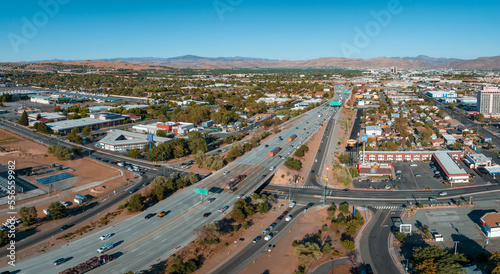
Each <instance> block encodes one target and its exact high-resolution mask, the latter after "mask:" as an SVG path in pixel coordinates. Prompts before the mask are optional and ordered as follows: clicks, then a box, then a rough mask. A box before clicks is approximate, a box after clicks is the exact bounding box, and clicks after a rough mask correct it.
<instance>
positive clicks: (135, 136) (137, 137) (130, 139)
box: [97, 130, 172, 151]
mask: <svg viewBox="0 0 500 274" xmlns="http://www.w3.org/2000/svg"><path fill="white" fill-rule="evenodd" d="M171 140H172V139H171V138H164V137H156V136H155V137H153V142H154V143H155V144H156V143H166V142H170V141H171ZM149 142H150V141H149V140H148V139H147V135H146V134H141V133H135V132H128V131H123V130H114V131H113V132H110V133H108V135H106V136H105V137H104V138H102V139H101V140H100V141H99V143H98V144H97V146H98V147H100V148H102V149H106V150H111V151H128V150H130V149H133V148H137V149H142V148H144V145H146V144H147V143H149Z"/></svg>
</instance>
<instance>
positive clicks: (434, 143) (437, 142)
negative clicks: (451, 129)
mask: <svg viewBox="0 0 500 274" xmlns="http://www.w3.org/2000/svg"><path fill="white" fill-rule="evenodd" d="M431 144H432V146H433V147H440V146H441V145H443V144H444V140H443V139H441V138H436V139H434V140H431Z"/></svg>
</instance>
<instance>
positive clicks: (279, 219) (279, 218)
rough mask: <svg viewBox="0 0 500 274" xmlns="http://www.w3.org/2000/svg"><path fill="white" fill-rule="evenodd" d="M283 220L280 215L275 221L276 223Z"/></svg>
mask: <svg viewBox="0 0 500 274" xmlns="http://www.w3.org/2000/svg"><path fill="white" fill-rule="evenodd" d="M283 218H284V216H283V215H280V216H279V217H278V218H277V219H276V221H281V220H283Z"/></svg>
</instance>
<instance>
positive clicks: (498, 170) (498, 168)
mask: <svg viewBox="0 0 500 274" xmlns="http://www.w3.org/2000/svg"><path fill="white" fill-rule="evenodd" d="M483 168H484V169H485V170H486V171H488V173H489V174H498V173H500V166H485V167H483Z"/></svg>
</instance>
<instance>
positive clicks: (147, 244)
mask: <svg viewBox="0 0 500 274" xmlns="http://www.w3.org/2000/svg"><path fill="white" fill-rule="evenodd" d="M318 111H323V112H325V113H326V112H328V111H331V108H329V107H320V108H316V109H314V110H311V111H310V113H311V114H310V115H308V116H307V117H305V118H304V119H302V121H301V122H300V123H304V124H305V125H300V126H301V127H302V126H304V127H305V128H306V130H302V132H300V130H299V132H297V130H296V129H295V128H294V127H292V126H290V127H288V128H287V129H284V130H283V131H282V132H281V133H280V134H281V135H282V137H283V141H280V140H278V137H273V138H271V140H269V141H268V142H266V144H268V145H269V147H268V148H266V147H265V145H261V146H259V147H257V148H255V149H253V150H252V151H250V152H249V153H247V154H245V155H244V156H242V157H240V158H238V159H237V160H236V161H235V162H233V163H231V164H230V165H229V166H228V167H226V168H225V169H223V170H221V171H218V172H216V173H215V174H213V175H211V176H209V177H207V178H206V179H204V180H202V181H201V182H200V183H198V184H196V187H198V188H207V189H212V190H215V189H216V188H218V189H219V190H222V189H223V188H224V186H225V184H226V183H227V181H228V179H229V178H231V177H233V176H235V175H238V174H246V175H247V178H246V179H245V180H243V181H242V182H240V183H239V184H238V185H237V186H236V187H237V188H238V189H237V191H236V192H235V193H226V192H222V193H221V192H220V191H214V192H213V193H212V194H211V197H214V198H216V199H215V201H214V202H212V203H208V202H205V201H206V200H205V201H204V202H201V198H202V197H201V195H200V194H197V193H195V192H194V188H195V186H190V187H188V188H186V189H184V190H182V191H179V192H177V193H176V194H174V195H173V196H171V197H169V198H168V199H166V200H164V201H162V202H160V203H158V204H156V205H154V206H152V207H150V208H148V209H147V210H146V211H145V212H142V213H140V214H138V215H136V216H134V217H132V218H129V219H127V220H125V221H123V222H122V223H119V224H116V225H115V226H114V227H110V228H107V229H105V230H104V231H103V232H100V233H99V234H104V233H114V234H115V235H114V236H113V237H112V238H111V239H110V240H109V241H113V242H114V243H115V247H114V248H113V249H112V250H111V251H110V252H109V253H111V254H115V255H116V257H117V259H116V260H115V261H113V262H111V263H109V264H106V265H104V266H102V267H100V268H99V269H98V270H94V271H93V272H97V271H99V272H104V273H124V272H127V271H130V270H132V271H137V270H141V269H143V268H148V267H149V266H150V265H151V264H153V262H154V261H155V260H163V259H166V258H167V257H169V256H170V255H172V254H173V253H175V252H176V251H177V249H175V248H176V247H182V246H185V245H186V244H187V243H189V242H190V241H192V240H194V239H195V237H196V235H195V233H194V231H195V229H196V228H199V227H200V226H202V225H203V224H205V223H209V222H212V221H215V220H217V219H220V218H222V217H223V215H222V214H220V213H218V212H217V209H218V208H220V207H222V206H226V205H227V206H232V205H233V204H234V202H235V200H236V198H235V195H234V194H236V193H245V194H247V195H249V194H250V193H252V192H253V191H254V190H255V189H257V188H258V186H260V184H262V183H264V182H265V181H266V180H267V178H266V177H267V176H268V175H269V174H270V173H272V172H275V170H276V169H274V171H270V170H269V168H270V167H271V166H273V167H274V166H276V167H279V165H281V164H282V163H283V162H284V160H285V158H286V157H282V158H279V157H278V155H276V156H269V151H270V150H271V149H272V148H274V147H275V146H280V147H282V151H281V152H280V153H279V155H282V156H286V155H287V153H288V152H290V153H292V150H294V149H293V148H291V147H290V144H289V142H288V137H289V136H291V135H292V134H297V136H298V137H297V138H296V139H295V140H294V141H292V143H293V144H295V145H298V144H300V143H301V142H303V140H304V139H306V138H309V136H310V135H312V133H313V132H314V130H315V127H316V125H315V122H317V120H318V119H320V117H317V113H318ZM306 122H309V123H307V124H306ZM307 132H309V133H307ZM46 138H48V139H52V137H46ZM300 138H303V139H302V140H301V139H300ZM54 139H55V138H54ZM50 141H51V140H50ZM50 141H48V142H50ZM57 142H58V141H57ZM127 162H128V161H127ZM225 170H228V171H230V174H228V175H223V174H222V173H223V172H224V171H225ZM263 175H266V177H263ZM228 176H230V177H228ZM203 198H207V197H206V196H205V197H203ZM162 210H165V211H167V210H170V211H171V212H170V213H169V214H168V215H167V216H166V217H164V218H161V219H160V218H158V217H155V218H153V219H150V220H145V219H144V216H145V215H146V214H147V213H159V212H160V211H162ZM207 212H211V213H212V214H211V215H210V216H209V217H207V218H204V217H203V215H204V214H205V213H207ZM228 212H229V211H228ZM99 234H93V235H87V236H85V237H83V238H81V239H79V240H77V241H76V242H72V243H70V244H69V245H68V246H64V247H62V248H60V249H56V250H53V251H50V252H48V253H46V254H41V255H39V256H36V257H32V258H29V259H26V260H21V261H18V262H17V264H16V267H15V268H12V267H8V268H2V269H1V270H2V271H3V270H11V271H12V270H16V269H19V270H21V271H22V272H26V273H35V272H36V273H54V272H55V271H60V270H63V269H65V268H68V267H71V266H74V265H77V264H79V263H81V262H83V261H85V260H87V259H89V258H90V257H92V256H94V255H97V252H96V250H97V248H99V247H100V246H102V244H103V243H101V242H100V241H99V239H98V238H99V236H100V235H99ZM69 257H71V260H69V261H67V262H66V263H64V264H62V265H60V266H54V265H52V262H53V261H54V260H56V259H58V258H69ZM45 266H46V267H45Z"/></svg>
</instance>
